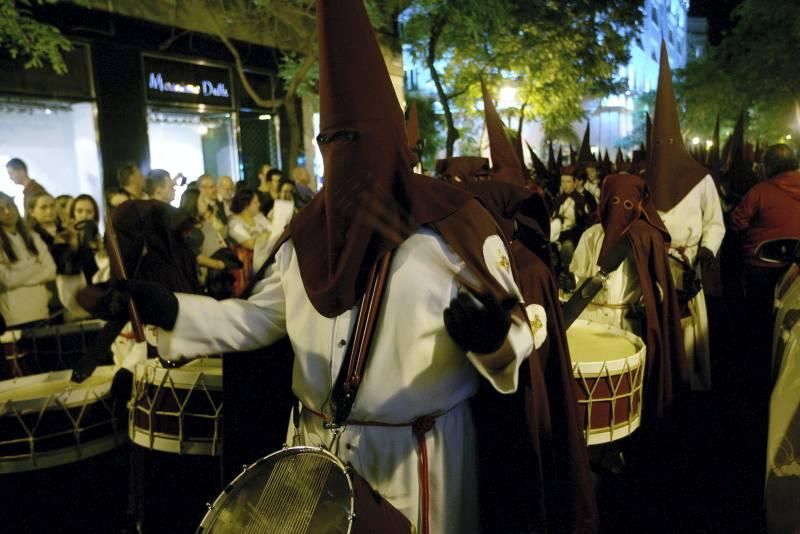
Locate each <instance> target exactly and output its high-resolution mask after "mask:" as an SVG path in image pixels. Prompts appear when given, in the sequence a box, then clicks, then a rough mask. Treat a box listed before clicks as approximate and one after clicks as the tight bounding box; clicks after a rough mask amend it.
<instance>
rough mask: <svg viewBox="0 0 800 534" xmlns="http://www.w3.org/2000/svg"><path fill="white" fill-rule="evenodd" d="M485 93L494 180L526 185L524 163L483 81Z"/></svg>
mask: <svg viewBox="0 0 800 534" xmlns="http://www.w3.org/2000/svg"><path fill="white" fill-rule="evenodd" d="M481 92H482V93H483V113H484V115H485V117H486V131H487V133H488V135H489V151H490V153H491V155H492V173H491V174H492V179H494V180H498V181H501V182H508V183H511V184H516V185H520V186H522V185H525V175H524V173H523V171H522V163H520V160H519V158H518V157H517V154H516V152H515V150H514V147H513V146H512V144H511V142H510V141H509V140H508V136H507V135H506V130H505V126H503V122H502V121H501V120H500V115H499V114H498V113H497V108H495V106H494V102H493V101H492V97H491V95H490V94H489V91H488V89H486V84H485V83H484V81H483V80H481Z"/></svg>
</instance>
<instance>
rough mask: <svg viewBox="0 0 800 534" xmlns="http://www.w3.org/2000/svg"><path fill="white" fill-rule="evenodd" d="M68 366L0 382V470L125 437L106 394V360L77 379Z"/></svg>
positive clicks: (37, 464) (64, 458)
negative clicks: (88, 376)
mask: <svg viewBox="0 0 800 534" xmlns="http://www.w3.org/2000/svg"><path fill="white" fill-rule="evenodd" d="M71 375H72V371H58V372H52V373H45V374H39V375H33V376H27V377H23V378H14V379H11V380H3V381H2V382H0V473H15V472H20V471H30V470H34V469H43V468H46V467H54V466H58V465H64V464H68V463H72V462H77V461H78V460H82V459H84V458H89V457H92V456H96V455H99V454H101V453H104V452H107V451H110V450H111V449H113V448H114V447H116V446H117V445H120V444H122V443H124V442H126V441H127V439H126V437H125V428H124V424H123V421H124V420H122V419H121V418H119V419H118V417H117V415H116V413H115V406H114V405H115V403H114V401H113V400H112V399H111V397H110V392H111V381H112V378H113V376H114V368H113V367H112V366H103V367H98V368H97V369H96V370H95V372H94V374H93V375H92V376H91V377H90V378H88V379H87V380H86V381H85V382H83V383H81V384H75V383H73V382H70V376H71Z"/></svg>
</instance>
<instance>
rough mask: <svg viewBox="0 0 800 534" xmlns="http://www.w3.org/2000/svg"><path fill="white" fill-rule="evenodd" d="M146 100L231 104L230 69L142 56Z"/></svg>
mask: <svg viewBox="0 0 800 534" xmlns="http://www.w3.org/2000/svg"><path fill="white" fill-rule="evenodd" d="M144 67H145V82H146V83H147V87H146V89H147V100H149V101H158V102H169V103H178V104H206V105H212V106H222V107H231V106H232V104H233V99H232V98H231V89H230V87H231V80H230V70H229V69H228V68H225V67H212V66H209V65H198V64H195V63H188V62H185V61H173V60H168V59H162V58H154V57H145V58H144Z"/></svg>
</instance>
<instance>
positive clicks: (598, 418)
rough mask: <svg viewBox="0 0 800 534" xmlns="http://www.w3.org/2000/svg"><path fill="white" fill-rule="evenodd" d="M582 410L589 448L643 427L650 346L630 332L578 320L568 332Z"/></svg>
mask: <svg viewBox="0 0 800 534" xmlns="http://www.w3.org/2000/svg"><path fill="white" fill-rule="evenodd" d="M567 342H568V344H569V352H570V357H571V359H572V374H573V377H574V379H575V391H576V393H577V395H576V396H577V398H578V408H579V412H580V416H581V421H582V423H583V432H584V437H585V438H586V443H587V444H588V445H597V444H600V443H608V442H610V441H614V440H617V439H620V438H623V437H625V436H628V435H630V434H631V433H633V431H634V430H636V429H637V428H639V424H640V421H641V414H642V383H643V378H644V368H645V365H644V364H645V346H644V343H643V342H642V340H641V338H639V337H637V336H635V335H633V334H632V333H630V332H627V331H625V330H622V329H620V328H616V327H614V326H610V325H605V324H602V323H596V322H590V321H585V320H582V319H578V320H577V321H575V322H574V323H573V324H572V326H571V327H570V328H569V330H567Z"/></svg>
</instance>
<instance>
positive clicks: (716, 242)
mask: <svg viewBox="0 0 800 534" xmlns="http://www.w3.org/2000/svg"><path fill="white" fill-rule="evenodd" d="M702 195H703V196H702V198H701V209H702V212H703V236H702V238H701V240H700V245H701V246H704V247H706V248H707V249H709V250H711V252H713V253H714V254H717V252H718V251H719V247H720V246H721V245H722V238H723V237H725V222H724V220H723V219H722V206H721V205H720V201H719V194H717V188H716V186H715V185H714V179H713V178H711V175H706V177H705V178H703V188H702Z"/></svg>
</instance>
